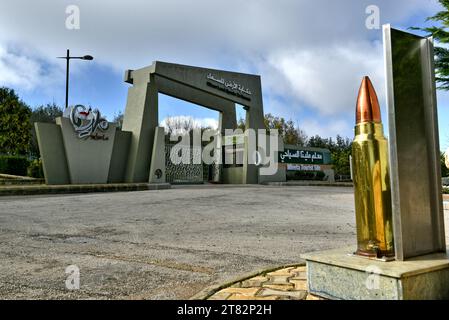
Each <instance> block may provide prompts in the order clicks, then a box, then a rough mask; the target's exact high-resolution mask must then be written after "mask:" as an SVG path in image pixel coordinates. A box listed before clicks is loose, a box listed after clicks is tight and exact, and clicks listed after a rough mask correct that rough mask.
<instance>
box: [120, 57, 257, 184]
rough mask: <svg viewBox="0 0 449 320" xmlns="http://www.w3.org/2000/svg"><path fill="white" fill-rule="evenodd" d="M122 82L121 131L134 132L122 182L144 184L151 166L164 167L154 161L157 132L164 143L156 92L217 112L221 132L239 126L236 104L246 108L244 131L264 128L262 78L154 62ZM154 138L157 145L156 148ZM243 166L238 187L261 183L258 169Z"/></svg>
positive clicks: (251, 166) (130, 73) (134, 72)
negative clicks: (126, 86)
mask: <svg viewBox="0 0 449 320" xmlns="http://www.w3.org/2000/svg"><path fill="white" fill-rule="evenodd" d="M125 82H127V83H130V84H132V87H130V88H129V90H128V100H127V104H126V110H125V115H124V119H123V128H122V130H123V131H129V132H131V134H132V137H131V142H130V147H129V153H128V161H127V165H126V171H125V180H126V182H134V183H137V182H148V179H149V177H150V180H151V174H152V173H150V168H151V169H153V168H156V166H155V162H159V163H160V164H161V166H165V162H164V161H163V160H161V158H160V157H159V160H158V159H157V157H156V156H157V154H158V153H159V151H160V150H161V149H157V148H158V146H157V144H160V145H162V142H161V141H160V140H161V138H160V137H159V140H158V136H157V135H158V132H159V135H161V134H162V141H163V131H162V132H161V128H158V125H159V123H158V121H159V112H158V111H159V110H158V109H159V104H158V93H163V94H165V95H168V96H171V97H174V98H177V99H181V100H185V101H188V102H191V103H194V104H197V105H200V106H203V107H205V108H209V109H213V110H216V111H218V112H219V113H220V118H219V130H220V131H221V133H222V134H224V130H225V129H236V127H237V119H236V112H235V105H236V104H239V105H242V106H244V108H245V110H246V129H255V130H258V129H264V128H265V126H264V112H263V102H262V88H261V79H260V76H257V75H250V74H243V73H236V72H228V71H222V70H213V69H206V68H198V67H191V66H185V65H179V64H172V63H166V62H160V61H156V62H154V63H153V64H152V65H151V66H148V67H145V68H142V69H138V70H127V71H126V72H125ZM155 137H156V139H155ZM155 140H156V141H159V142H161V143H156V144H155ZM245 150H247V148H245ZM153 153H154V154H153ZM247 156H248V155H245V157H247ZM152 161H153V163H152ZM247 162H248V161H244V166H243V168H242V170H243V172H242V174H241V177H242V179H241V183H243V184H257V183H259V168H258V167H257V166H255V165H252V164H248V163H247Z"/></svg>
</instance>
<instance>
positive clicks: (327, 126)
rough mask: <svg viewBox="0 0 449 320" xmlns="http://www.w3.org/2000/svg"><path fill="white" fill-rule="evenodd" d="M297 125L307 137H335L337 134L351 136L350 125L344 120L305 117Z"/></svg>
mask: <svg viewBox="0 0 449 320" xmlns="http://www.w3.org/2000/svg"><path fill="white" fill-rule="evenodd" d="M299 126H300V128H301V129H302V130H304V131H305V132H306V133H307V135H308V136H309V137H312V136H315V135H319V136H321V137H335V136H337V135H341V136H345V134H347V136H349V137H352V134H350V133H351V130H352V128H351V126H350V125H349V124H348V122H347V121H344V120H333V121H325V120H317V119H305V120H303V121H300V122H299Z"/></svg>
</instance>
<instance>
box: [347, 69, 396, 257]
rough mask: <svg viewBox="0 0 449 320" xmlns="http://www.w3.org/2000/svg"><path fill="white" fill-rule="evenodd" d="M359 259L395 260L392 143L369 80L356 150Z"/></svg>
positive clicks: (361, 97)
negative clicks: (385, 132)
mask: <svg viewBox="0 0 449 320" xmlns="http://www.w3.org/2000/svg"><path fill="white" fill-rule="evenodd" d="M352 159H353V160H352V161H353V179H354V195H355V214H356V225H357V252H356V255H361V256H366V257H373V258H383V257H394V243H393V218H392V207H391V192H390V176H389V163H388V141H387V139H386V138H385V136H384V134H383V125H382V120H381V114H380V107H379V101H378V99H377V95H376V92H375V90H374V87H373V85H372V83H371V81H370V79H369V78H368V77H365V78H364V79H363V81H362V85H361V87H360V91H359V97H358V101H357V111H356V127H355V138H354V143H353V146H352Z"/></svg>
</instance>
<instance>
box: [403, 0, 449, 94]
mask: <svg viewBox="0 0 449 320" xmlns="http://www.w3.org/2000/svg"><path fill="white" fill-rule="evenodd" d="M438 1H439V2H440V4H441V5H442V6H443V8H444V9H443V10H442V11H440V12H438V13H437V14H435V15H434V16H432V17H429V18H427V20H426V21H433V22H438V23H439V24H440V25H439V26H431V27H426V28H420V27H413V28H410V29H413V30H420V31H424V32H426V33H427V34H428V36H433V37H434V39H435V40H436V41H437V42H439V43H441V44H448V43H449V0H438ZM435 57H436V59H435V68H436V80H437V83H438V84H439V86H438V89H441V90H446V91H447V90H449V50H448V49H446V48H444V47H439V46H436V47H435Z"/></svg>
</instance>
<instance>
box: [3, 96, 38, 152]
mask: <svg viewBox="0 0 449 320" xmlns="http://www.w3.org/2000/svg"><path fill="white" fill-rule="evenodd" d="M30 116H31V109H30V108H29V107H28V106H27V105H26V104H25V103H24V102H23V101H21V100H20V99H19V97H18V96H17V94H16V93H15V92H14V90H12V89H8V88H5V87H2V88H0V154H11V155H17V154H18V155H25V154H27V153H28V151H29V146H30V140H31V123H30Z"/></svg>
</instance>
